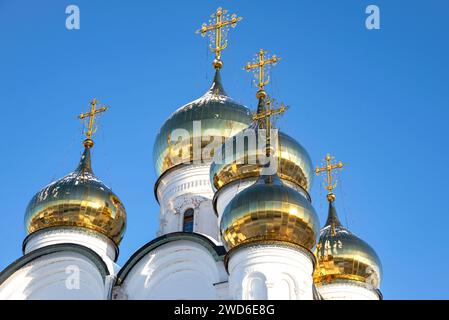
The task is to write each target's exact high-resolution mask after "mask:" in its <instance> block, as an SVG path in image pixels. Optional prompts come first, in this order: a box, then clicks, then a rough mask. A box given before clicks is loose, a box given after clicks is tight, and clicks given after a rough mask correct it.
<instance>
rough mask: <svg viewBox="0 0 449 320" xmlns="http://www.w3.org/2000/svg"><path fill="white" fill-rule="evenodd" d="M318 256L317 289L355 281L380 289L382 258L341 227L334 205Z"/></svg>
mask: <svg viewBox="0 0 449 320" xmlns="http://www.w3.org/2000/svg"><path fill="white" fill-rule="evenodd" d="M315 255H316V259H317V266H316V269H315V272H314V276H313V279H314V282H315V284H316V285H325V284H330V283H338V282H340V283H341V282H343V283H344V282H348V281H349V282H352V281H355V282H357V283H361V284H366V285H368V286H369V287H370V288H374V289H378V288H379V286H380V281H381V276H382V266H381V263H380V259H379V257H378V256H377V254H376V252H375V251H374V250H373V248H371V246H370V245H368V244H367V243H366V242H365V241H363V240H362V239H360V238H358V237H357V236H356V235H354V234H353V233H351V232H350V231H349V230H348V229H346V228H344V227H343V226H342V225H341V223H340V221H339V220H338V217H337V213H336V210H335V207H334V205H333V203H332V202H330V203H329V216H328V220H327V222H326V225H325V226H324V228H323V229H322V230H321V234H320V239H319V241H318V244H317V248H316V251H315Z"/></svg>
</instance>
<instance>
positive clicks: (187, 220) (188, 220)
mask: <svg viewBox="0 0 449 320" xmlns="http://www.w3.org/2000/svg"><path fill="white" fill-rule="evenodd" d="M193 213H194V211H193V209H191V208H190V209H187V210H186V211H184V221H183V226H182V231H184V232H193Z"/></svg>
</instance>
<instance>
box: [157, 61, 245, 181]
mask: <svg viewBox="0 0 449 320" xmlns="http://www.w3.org/2000/svg"><path fill="white" fill-rule="evenodd" d="M194 122H196V125H198V124H200V128H198V127H197V128H194ZM250 123H251V113H250V110H249V109H248V108H247V107H245V106H243V105H241V104H239V103H237V102H235V101H234V100H233V99H231V98H230V97H229V96H228V95H227V94H226V92H225V91H224V89H223V86H222V84H221V77H220V73H219V70H217V71H216V73H215V77H214V82H213V84H212V87H211V88H210V89H209V91H207V92H206V94H204V95H203V96H202V97H201V98H199V99H197V100H195V101H193V102H190V103H188V104H186V105H185V106H183V107H181V108H179V109H178V110H177V111H176V112H174V113H173V114H172V115H171V116H170V117H169V118H168V120H167V121H166V122H165V123H164V124H163V126H162V127H161V129H160V131H159V133H158V135H157V137H156V141H155V144H154V148H153V159H154V165H155V169H156V174H157V176H160V175H162V174H163V173H164V172H165V171H167V170H169V169H171V168H172V167H175V166H177V165H179V164H190V163H192V162H193V161H197V162H200V163H204V162H208V161H211V159H212V158H213V156H214V150H215V149H216V148H218V147H219V146H221V144H222V143H223V142H224V140H225V139H226V138H228V137H231V136H233V135H235V134H236V133H238V132H240V131H241V130H243V129H244V128H246V127H247V126H248V125H249V124H250ZM176 129H178V130H179V129H181V130H180V131H178V132H179V133H180V135H178V134H176V132H175V131H174V130H176ZM176 139H177V140H176ZM194 146H199V147H198V148H197V149H198V150H197V151H196V152H194Z"/></svg>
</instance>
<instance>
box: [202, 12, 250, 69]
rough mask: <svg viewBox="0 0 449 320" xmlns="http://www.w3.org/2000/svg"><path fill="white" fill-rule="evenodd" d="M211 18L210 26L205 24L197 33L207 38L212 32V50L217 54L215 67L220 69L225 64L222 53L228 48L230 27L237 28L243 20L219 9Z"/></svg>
mask: <svg viewBox="0 0 449 320" xmlns="http://www.w3.org/2000/svg"><path fill="white" fill-rule="evenodd" d="M211 18H212V19H211V20H210V21H209V23H210V24H209V25H208V24H207V23H203V25H202V26H201V29H199V30H197V31H196V33H200V34H201V35H202V36H203V37H205V36H206V34H207V33H208V32H211V37H210V39H211V41H212V44H211V45H210V49H211V51H212V52H215V60H214V67H215V68H216V69H220V68H221V67H222V66H223V62H222V61H221V51H223V50H224V49H226V47H227V46H228V41H227V40H226V35H227V32H228V30H229V26H231V27H232V28H235V26H236V25H237V23H238V22H239V21H241V20H242V17H237V15H236V14H232V15H231V16H229V15H228V11H227V10H223V9H222V8H221V7H219V8H218V9H217V11H216V12H215V13H213V14H212V15H211ZM214 36H215V39H214Z"/></svg>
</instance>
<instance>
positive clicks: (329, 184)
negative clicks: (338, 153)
mask: <svg viewBox="0 0 449 320" xmlns="http://www.w3.org/2000/svg"><path fill="white" fill-rule="evenodd" d="M324 160H325V161H326V165H325V166H323V167H322V168H320V167H317V168H316V169H315V173H316V174H317V175H319V174H321V173H323V172H326V181H325V183H326V185H325V187H324V188H325V189H326V190H327V191H328V193H327V200H328V201H329V202H333V201H334V200H335V195H334V193H333V192H332V190H334V189H335V188H336V187H337V182H334V181H333V180H334V179H333V177H332V171H333V170H337V169H341V168H343V162H341V161H339V162H338V163H336V162H332V160H334V157H332V156H331V155H330V154H327V155H326V158H324Z"/></svg>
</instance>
